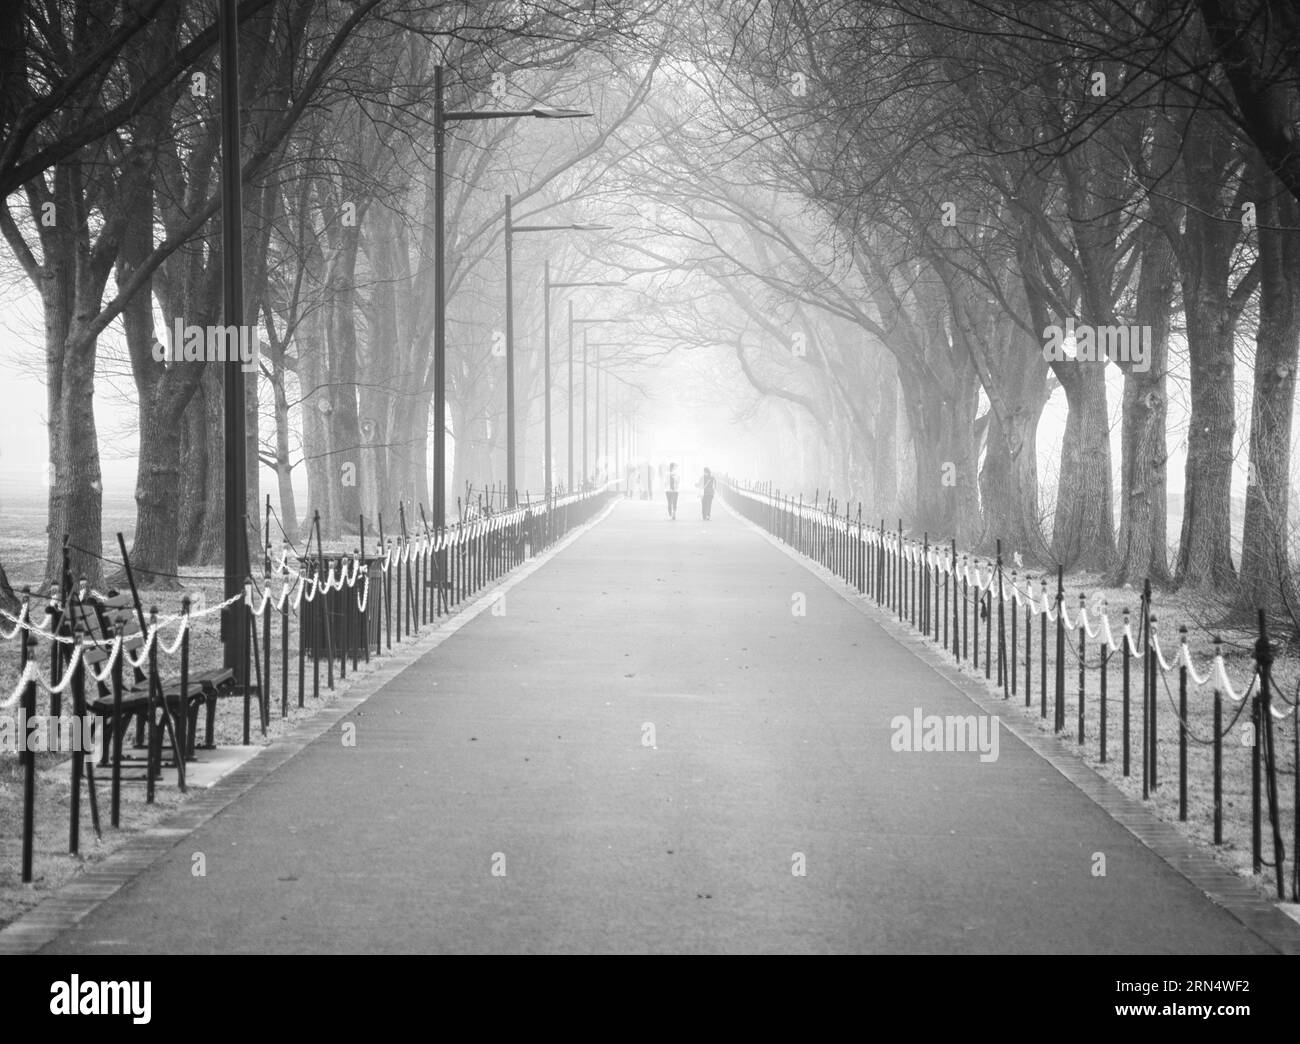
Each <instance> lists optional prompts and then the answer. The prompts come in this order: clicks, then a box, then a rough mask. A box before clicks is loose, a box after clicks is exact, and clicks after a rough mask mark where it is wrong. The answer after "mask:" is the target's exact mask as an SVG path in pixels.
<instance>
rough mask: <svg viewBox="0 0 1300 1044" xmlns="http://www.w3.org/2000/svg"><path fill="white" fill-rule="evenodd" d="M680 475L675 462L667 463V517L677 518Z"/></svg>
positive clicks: (680, 483)
mask: <svg viewBox="0 0 1300 1044" xmlns="http://www.w3.org/2000/svg"><path fill="white" fill-rule="evenodd" d="M681 485H682V477H681V474H680V473H679V472H678V470H677V465H676V464H669V465H668V481H667V487H668V488H667V489H666V490H665V493H666V494H667V496H668V517H669V518H671V519H676V518H677V493H678V491H679V490H680V489H681Z"/></svg>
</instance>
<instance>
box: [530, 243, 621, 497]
mask: <svg viewBox="0 0 1300 1044" xmlns="http://www.w3.org/2000/svg"><path fill="white" fill-rule="evenodd" d="M543 270H544V272H545V275H544V278H543V289H542V325H543V334H542V343H543V345H544V346H545V347H544V355H545V359H544V363H545V367H546V409H545V413H546V498H547V499H548V500H549V499H550V497H551V489H552V488H553V487H552V484H551V291H552V290H558V289H561V288H566V287H569V288H571V287H577V286H622V285H623V281H622V280H587V281H580V282H573V281H566V282H558V283H556V282H552V281H551V262H550V260H549V259H548V260H547V261H546V263H545V266H544V269H543ZM573 322H574V319H573V302H572V301H570V302H569V487H570V492H572V487H573Z"/></svg>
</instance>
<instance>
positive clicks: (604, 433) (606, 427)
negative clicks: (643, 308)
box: [586, 320, 634, 476]
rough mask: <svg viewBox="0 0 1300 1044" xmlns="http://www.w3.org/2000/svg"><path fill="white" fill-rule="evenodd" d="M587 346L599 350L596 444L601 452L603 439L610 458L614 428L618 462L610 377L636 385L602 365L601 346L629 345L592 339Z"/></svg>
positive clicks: (615, 473)
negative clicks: (611, 430) (612, 418)
mask: <svg viewBox="0 0 1300 1044" xmlns="http://www.w3.org/2000/svg"><path fill="white" fill-rule="evenodd" d="M610 321H612V320H610ZM620 321H625V320H620ZM586 347H589V348H595V350H597V355H595V387H597V391H595V430H597V437H595V445H597V447H598V452H599V446H601V445H602V441H603V446H604V458H606V460H610V429H611V428H614V459H615V460H616V462H617V459H619V430H617V426H616V425H612V424H611V421H610V402H611V399H610V377H614V378H615V380H616V381H619V384H621V385H624V386H627V387H634V385H630V384H629V382H628V381H627V380H624V378H623V377H620V376H619V374H616V373H615V372H614V371H612V369H611V368H610V367H608V365H604V367H602V365H601V348H616V350H617V348H627V347H629V346H628V345H621V343H612V342H608V341H602V342H595V341H591V342H588V343H586ZM602 374H603V378H604V391H603V393H602V391H601V378H602ZM602 394H603V397H604V424H603V425H602V424H601V397H602ZM623 456H627V447H625V446H624V454H623ZM617 473H619V472H617V468H615V471H614V475H615V476H616V475H617Z"/></svg>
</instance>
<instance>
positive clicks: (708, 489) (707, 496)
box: [695, 468, 717, 522]
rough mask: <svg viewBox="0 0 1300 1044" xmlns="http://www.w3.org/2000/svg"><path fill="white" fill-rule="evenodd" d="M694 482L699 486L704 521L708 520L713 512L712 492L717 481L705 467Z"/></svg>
mask: <svg viewBox="0 0 1300 1044" xmlns="http://www.w3.org/2000/svg"><path fill="white" fill-rule="evenodd" d="M695 484H696V485H697V486H699V487H700V511H701V513H702V514H703V515H704V521H705V522H708V521H709V520H710V516H711V515H712V514H713V493H714V491H715V489H716V487H717V483H716V482H715V481H714V478H713V473H712V472H711V471H709V469H708V468H705V469H704V474H703V475H701V476H700V481H699V482H697V483H695Z"/></svg>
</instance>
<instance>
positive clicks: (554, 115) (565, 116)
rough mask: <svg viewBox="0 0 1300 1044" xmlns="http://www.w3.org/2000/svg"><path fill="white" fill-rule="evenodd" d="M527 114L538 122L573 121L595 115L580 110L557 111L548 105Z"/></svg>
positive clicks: (540, 106) (537, 107)
mask: <svg viewBox="0 0 1300 1044" xmlns="http://www.w3.org/2000/svg"><path fill="white" fill-rule="evenodd" d="M528 112H529V114H530V115H532V116H536V117H537V118H538V119H539V120H573V119H578V118H579V117H582V116H594V115H596V114H595V113H594V112H584V111H583V110H582V109H557V108H554V107H552V106H550V105H538V106H536V107H534V108H532V109H529V110H528Z"/></svg>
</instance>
